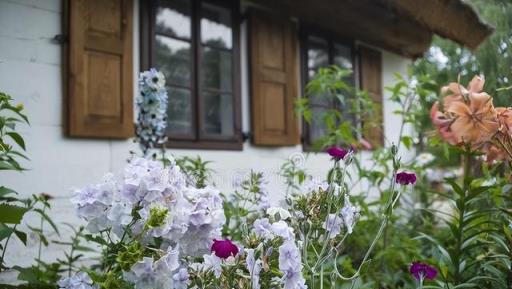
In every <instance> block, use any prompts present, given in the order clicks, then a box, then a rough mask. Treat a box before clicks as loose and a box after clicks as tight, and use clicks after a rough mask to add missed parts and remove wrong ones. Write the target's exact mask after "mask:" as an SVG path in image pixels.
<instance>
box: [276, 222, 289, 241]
mask: <svg viewBox="0 0 512 289" xmlns="http://www.w3.org/2000/svg"><path fill="white" fill-rule="evenodd" d="M272 232H273V233H274V234H275V235H277V236H279V237H281V238H283V239H284V240H285V241H288V240H293V239H294V234H293V229H292V228H290V227H289V226H288V224H287V223H286V222H285V221H279V222H275V223H273V224H272Z"/></svg>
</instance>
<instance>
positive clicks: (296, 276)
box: [279, 241, 305, 289]
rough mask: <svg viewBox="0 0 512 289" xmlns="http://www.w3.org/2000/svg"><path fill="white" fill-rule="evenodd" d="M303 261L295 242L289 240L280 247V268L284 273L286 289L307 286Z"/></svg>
mask: <svg viewBox="0 0 512 289" xmlns="http://www.w3.org/2000/svg"><path fill="white" fill-rule="evenodd" d="M301 262H302V261H301V255H300V251H299V248H298V247H297V245H295V242H293V241H287V242H285V243H283V245H281V246H280V247H279V270H280V271H281V272H282V273H283V278H282V282H283V284H284V288H285V289H301V288H305V280H304V278H303V276H302V263H301Z"/></svg>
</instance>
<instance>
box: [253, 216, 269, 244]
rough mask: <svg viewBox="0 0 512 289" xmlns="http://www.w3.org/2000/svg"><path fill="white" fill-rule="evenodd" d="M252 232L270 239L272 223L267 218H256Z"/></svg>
mask: <svg viewBox="0 0 512 289" xmlns="http://www.w3.org/2000/svg"><path fill="white" fill-rule="evenodd" d="M253 232H254V234H255V235H256V236H257V237H258V238H260V239H265V240H270V239H272V238H273V234H272V225H270V223H269V221H268V219H267V218H262V219H256V220H255V221H254V223H253Z"/></svg>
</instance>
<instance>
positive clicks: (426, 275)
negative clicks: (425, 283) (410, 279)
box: [411, 262, 437, 280]
mask: <svg viewBox="0 0 512 289" xmlns="http://www.w3.org/2000/svg"><path fill="white" fill-rule="evenodd" d="M411 274H412V276H414V278H416V279H417V280H420V279H428V280H432V279H434V278H436V276H437V269H436V268H434V267H432V266H430V265H428V264H426V263H421V262H413V263H412V265H411Z"/></svg>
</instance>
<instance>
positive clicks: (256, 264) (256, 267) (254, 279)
mask: <svg viewBox="0 0 512 289" xmlns="http://www.w3.org/2000/svg"><path fill="white" fill-rule="evenodd" d="M262 264H263V262H262V261H261V260H259V259H258V260H255V258H254V249H247V257H246V259H245V265H246V267H247V270H248V271H249V275H250V276H251V288H252V289H260V272H261V268H262Z"/></svg>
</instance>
